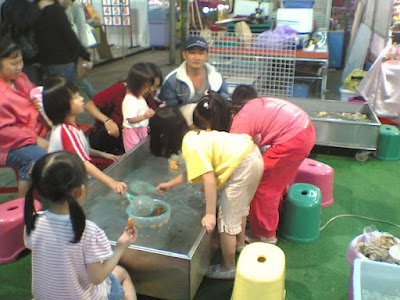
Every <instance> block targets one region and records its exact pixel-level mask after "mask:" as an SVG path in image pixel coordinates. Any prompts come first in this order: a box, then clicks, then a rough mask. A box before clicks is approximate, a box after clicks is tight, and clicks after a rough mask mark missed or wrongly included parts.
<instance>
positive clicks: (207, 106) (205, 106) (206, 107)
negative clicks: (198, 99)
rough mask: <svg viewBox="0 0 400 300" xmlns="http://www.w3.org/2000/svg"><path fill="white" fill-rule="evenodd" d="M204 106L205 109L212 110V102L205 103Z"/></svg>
mask: <svg viewBox="0 0 400 300" xmlns="http://www.w3.org/2000/svg"><path fill="white" fill-rule="evenodd" d="M203 106H204V108H205V109H209V108H210V102H208V101H207V102H204V105H203Z"/></svg>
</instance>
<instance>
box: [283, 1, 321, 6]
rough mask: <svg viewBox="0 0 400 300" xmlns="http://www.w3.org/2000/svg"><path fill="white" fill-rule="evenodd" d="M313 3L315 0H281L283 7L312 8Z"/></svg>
mask: <svg viewBox="0 0 400 300" xmlns="http://www.w3.org/2000/svg"><path fill="white" fill-rule="evenodd" d="M314 3H315V1H308V0H303V1H300V0H299V1H298V0H292V1H283V7H284V8H313V7H314Z"/></svg>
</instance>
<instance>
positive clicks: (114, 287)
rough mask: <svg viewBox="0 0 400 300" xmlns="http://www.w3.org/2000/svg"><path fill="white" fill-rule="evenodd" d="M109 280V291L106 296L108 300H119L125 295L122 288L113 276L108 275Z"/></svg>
mask: <svg viewBox="0 0 400 300" xmlns="http://www.w3.org/2000/svg"><path fill="white" fill-rule="evenodd" d="M108 278H110V280H111V291H110V294H109V295H108V300H120V299H122V297H123V296H124V295H125V291H124V288H123V287H122V285H121V284H120V283H119V282H118V280H117V278H115V276H114V274H110V275H109V276H108Z"/></svg>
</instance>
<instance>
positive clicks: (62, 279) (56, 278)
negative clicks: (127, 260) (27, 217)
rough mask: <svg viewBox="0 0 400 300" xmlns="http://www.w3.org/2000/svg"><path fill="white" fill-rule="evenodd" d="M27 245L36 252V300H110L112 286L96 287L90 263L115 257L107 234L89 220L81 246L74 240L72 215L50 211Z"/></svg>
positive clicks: (39, 222)
mask: <svg viewBox="0 0 400 300" xmlns="http://www.w3.org/2000/svg"><path fill="white" fill-rule="evenodd" d="M24 238H25V245H26V246H27V247H28V248H29V249H31V250H32V294H33V296H34V297H35V299H41V300H47V299H48V300H54V299H63V300H67V299H71V300H80V299H82V300H84V299H91V300H94V299H96V300H97V299H107V294H108V293H109V291H110V287H111V283H110V281H109V280H107V279H106V280H105V281H103V282H102V283H100V284H98V285H95V284H93V283H91V282H90V281H89V275H88V272H87V266H86V265H87V264H89V263H97V262H102V261H105V260H107V259H108V258H110V257H111V256H112V255H113V252H112V250H111V245H110V243H109V241H108V239H107V237H106V234H105V233H104V231H103V230H101V229H100V228H99V227H98V226H97V225H96V224H94V223H93V222H91V221H88V220H86V227H85V231H84V232H83V235H82V239H81V240H80V242H79V243H76V244H73V243H70V241H71V240H72V239H73V238H74V232H73V230H72V224H71V220H70V215H58V214H54V213H52V212H50V211H45V212H44V213H43V214H40V215H39V217H38V218H37V220H36V223H35V229H34V230H33V231H31V234H30V235H29V236H28V235H27V234H26V233H25V237H24Z"/></svg>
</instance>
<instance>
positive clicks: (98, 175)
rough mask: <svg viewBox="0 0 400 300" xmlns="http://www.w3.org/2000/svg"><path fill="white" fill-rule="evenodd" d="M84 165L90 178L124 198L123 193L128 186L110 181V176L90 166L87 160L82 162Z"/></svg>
mask: <svg viewBox="0 0 400 300" xmlns="http://www.w3.org/2000/svg"><path fill="white" fill-rule="evenodd" d="M84 165H85V168H86V171H87V172H88V174H89V175H90V176H92V177H93V178H95V179H97V180H99V181H101V182H102V183H104V184H105V185H107V186H108V187H110V188H111V189H112V190H113V191H114V192H115V193H117V194H121V195H122V196H125V191H126V190H127V189H128V186H127V185H126V184H125V183H124V182H120V181H116V180H114V179H112V178H111V177H110V176H108V175H106V174H104V173H103V172H102V171H100V170H99V169H98V168H97V167H96V166H95V165H94V164H92V163H91V162H90V161H88V160H85V161H84Z"/></svg>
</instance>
